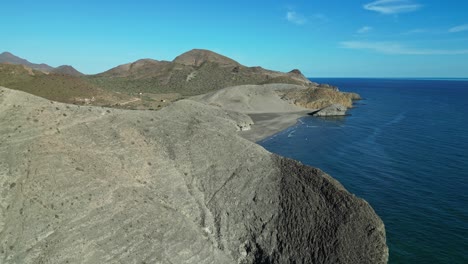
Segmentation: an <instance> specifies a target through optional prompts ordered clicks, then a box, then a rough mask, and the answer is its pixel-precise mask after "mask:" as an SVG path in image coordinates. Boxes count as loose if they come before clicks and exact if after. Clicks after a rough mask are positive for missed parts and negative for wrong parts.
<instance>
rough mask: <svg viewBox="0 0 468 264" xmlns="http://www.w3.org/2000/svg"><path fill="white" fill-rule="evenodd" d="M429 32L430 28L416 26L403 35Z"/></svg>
mask: <svg viewBox="0 0 468 264" xmlns="http://www.w3.org/2000/svg"><path fill="white" fill-rule="evenodd" d="M428 32H429V30H428V29H423V28H416V29H412V30H409V31H406V32H403V33H402V34H403V35H413V34H421V33H428Z"/></svg>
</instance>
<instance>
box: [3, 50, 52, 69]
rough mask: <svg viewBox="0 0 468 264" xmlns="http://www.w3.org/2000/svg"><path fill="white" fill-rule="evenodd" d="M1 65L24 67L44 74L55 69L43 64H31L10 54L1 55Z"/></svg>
mask: <svg viewBox="0 0 468 264" xmlns="http://www.w3.org/2000/svg"><path fill="white" fill-rule="evenodd" d="M0 63H9V64H19V65H24V66H27V67H29V68H32V69H35V70H39V71H43V72H50V71H52V70H53V69H54V68H53V67H51V66H49V65H47V64H44V63H41V64H36V63H31V62H29V61H27V60H25V59H23V58H20V57H17V56H15V55H13V54H11V53H10V52H3V53H1V54H0Z"/></svg>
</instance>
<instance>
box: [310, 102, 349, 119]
mask: <svg viewBox="0 0 468 264" xmlns="http://www.w3.org/2000/svg"><path fill="white" fill-rule="evenodd" d="M347 110H348V109H347V108H346V107H345V106H343V105H340V104H332V105H329V106H327V107H324V108H322V109H320V110H318V111H316V112H314V113H312V115H313V116H343V115H346V111H347Z"/></svg>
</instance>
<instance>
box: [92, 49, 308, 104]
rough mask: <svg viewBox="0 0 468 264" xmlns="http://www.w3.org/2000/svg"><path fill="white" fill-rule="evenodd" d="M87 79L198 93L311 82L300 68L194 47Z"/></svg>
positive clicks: (130, 88) (115, 86)
mask: <svg viewBox="0 0 468 264" xmlns="http://www.w3.org/2000/svg"><path fill="white" fill-rule="evenodd" d="M87 79H88V80H89V81H90V82H92V83H94V84H96V85H98V86H100V87H103V88H106V89H109V90H114V91H119V92H125V93H140V92H142V93H169V92H172V93H179V94H181V95H182V96H191V95H199V94H204V93H207V92H211V91H214V90H218V89H221V88H225V87H230V86H236V85H243V84H266V83H290V84H297V85H304V86H308V85H311V84H312V83H311V82H310V81H309V80H308V79H307V78H305V77H304V76H303V75H302V73H300V72H299V71H297V70H296V71H291V72H289V73H282V72H277V71H271V70H266V69H263V68H261V67H246V66H243V65H241V64H239V63H238V62H236V61H234V60H232V59H230V58H227V57H225V56H223V55H220V54H217V53H214V52H212V51H208V50H201V49H194V50H191V51H188V52H186V53H184V54H181V55H180V56H177V57H176V58H175V59H174V60H173V61H172V62H168V61H155V60H149V59H145V60H139V61H136V62H134V63H129V64H124V65H120V66H118V67H116V68H113V69H111V70H109V71H106V72H103V73H101V74H97V75H94V76H88V77H87Z"/></svg>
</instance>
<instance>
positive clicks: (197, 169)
mask: <svg viewBox="0 0 468 264" xmlns="http://www.w3.org/2000/svg"><path fill="white" fill-rule="evenodd" d="M251 122H252V120H251V119H250V118H249V117H248V116H246V115H244V114H240V113H235V112H231V111H227V110H223V109H220V108H216V107H212V106H209V105H206V104H202V103H198V102H195V101H190V100H181V101H178V102H175V103H173V104H172V105H170V106H168V107H166V108H164V109H162V110H160V111H156V112H155V111H128V110H120V109H108V108H107V109H106V108H102V107H91V106H90V107H82V106H76V105H66V104H61V103H51V102H50V101H48V100H44V99H42V98H38V97H36V96H32V95H29V94H26V93H23V92H20V91H14V90H10V89H6V88H0V134H1V135H2V137H0V161H1V162H0V193H1V194H2V195H0V204H1V206H0V212H1V214H0V241H1V243H0V248H1V251H0V259H1V262H2V263H4V264H10V263H11V264H13V263H24V264H30V263H197V264H215V263H216V264H224V263H226V264H227V263H232V264H234V263H244V264H258V263H272V264H279V263H362V264H367V263H372V264H380V263H386V261H387V259H388V248H387V246H386V242H385V228H384V225H383V223H382V221H381V220H380V218H379V217H378V216H377V215H376V214H375V212H374V210H373V209H372V208H371V206H370V205H369V204H368V203H367V202H365V201H364V200H362V199H360V198H357V197H356V196H354V195H352V194H351V193H349V192H348V191H347V190H346V189H345V188H344V187H343V186H342V185H341V184H340V183H339V182H337V181H336V180H335V179H333V178H332V177H330V176H329V175H327V174H325V173H324V172H322V171H320V170H319V169H316V168H312V167H308V166H305V165H302V164H300V163H299V162H296V161H293V160H290V159H287V158H283V157H279V156H277V155H275V154H272V153H270V152H268V151H266V150H265V149H264V148H263V147H261V146H259V145H257V144H254V143H253V142H250V141H248V140H245V139H243V138H242V137H240V136H239V134H238V133H237V132H236V131H237V130H238V129H239V127H245V126H248V124H250V123H251Z"/></svg>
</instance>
